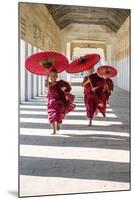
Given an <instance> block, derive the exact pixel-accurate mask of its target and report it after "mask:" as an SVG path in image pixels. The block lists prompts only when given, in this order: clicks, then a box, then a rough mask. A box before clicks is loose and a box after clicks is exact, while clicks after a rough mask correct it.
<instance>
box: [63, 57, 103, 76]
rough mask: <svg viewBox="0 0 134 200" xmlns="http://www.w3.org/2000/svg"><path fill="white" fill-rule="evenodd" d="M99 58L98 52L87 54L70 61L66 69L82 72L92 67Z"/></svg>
mask: <svg viewBox="0 0 134 200" xmlns="http://www.w3.org/2000/svg"><path fill="white" fill-rule="evenodd" d="M99 60H100V56H99V55H98V54H88V55H85V56H82V57H80V58H78V59H76V60H75V61H73V62H71V63H70V64H69V65H68V66H67V68H66V71H67V72H68V73H78V72H82V71H85V70H87V69H89V68H91V67H93V66H94V65H95V64H97V62H98V61H99Z"/></svg>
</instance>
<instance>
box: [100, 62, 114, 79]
mask: <svg viewBox="0 0 134 200" xmlns="http://www.w3.org/2000/svg"><path fill="white" fill-rule="evenodd" d="M97 73H98V74H99V75H100V76H105V77H106V78H112V77H114V76H116V75H117V70H116V69H115V68H114V67H112V66H108V65H104V66H101V67H99V68H98V69H97Z"/></svg>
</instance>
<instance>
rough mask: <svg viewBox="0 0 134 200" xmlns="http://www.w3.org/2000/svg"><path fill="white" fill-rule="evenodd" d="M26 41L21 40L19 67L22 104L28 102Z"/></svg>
mask: <svg viewBox="0 0 134 200" xmlns="http://www.w3.org/2000/svg"><path fill="white" fill-rule="evenodd" d="M25 47H26V44H25V41H24V40H20V63H19V64H20V66H19V83H20V88H19V94H20V102H23V101H25V100H26V90H25Z"/></svg>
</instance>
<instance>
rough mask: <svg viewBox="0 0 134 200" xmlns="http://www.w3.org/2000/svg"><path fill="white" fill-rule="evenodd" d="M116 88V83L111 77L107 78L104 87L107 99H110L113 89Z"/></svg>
mask: <svg viewBox="0 0 134 200" xmlns="http://www.w3.org/2000/svg"><path fill="white" fill-rule="evenodd" d="M113 89H114V83H113V81H112V80H111V79H110V78H107V79H105V87H104V95H105V97H106V101H108V100H109V96H110V95H111V91H113Z"/></svg>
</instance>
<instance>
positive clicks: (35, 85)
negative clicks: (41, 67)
mask: <svg viewBox="0 0 134 200" xmlns="http://www.w3.org/2000/svg"><path fill="white" fill-rule="evenodd" d="M33 53H37V48H36V47H33ZM36 96H37V75H36V74H34V75H33V97H36Z"/></svg>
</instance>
